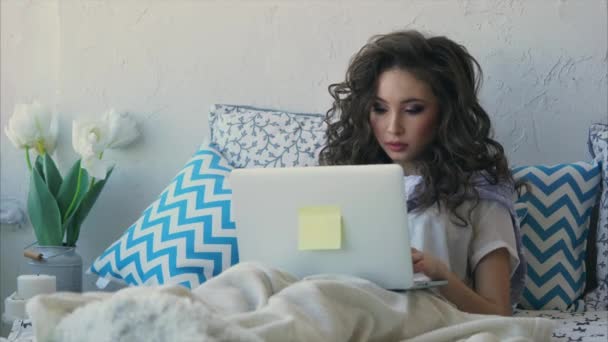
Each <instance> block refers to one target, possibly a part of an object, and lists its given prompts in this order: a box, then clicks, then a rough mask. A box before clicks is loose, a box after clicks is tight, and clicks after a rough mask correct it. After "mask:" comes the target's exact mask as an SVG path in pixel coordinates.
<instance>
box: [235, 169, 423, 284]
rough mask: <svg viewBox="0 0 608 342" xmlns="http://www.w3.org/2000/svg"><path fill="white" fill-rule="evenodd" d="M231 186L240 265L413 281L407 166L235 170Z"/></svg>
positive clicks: (383, 280) (295, 272) (302, 273)
mask: <svg viewBox="0 0 608 342" xmlns="http://www.w3.org/2000/svg"><path fill="white" fill-rule="evenodd" d="M230 183H231V185H232V189H233V198H232V210H233V215H234V218H235V223H236V229H237V240H238V248H239V259H240V261H241V262H244V261H256V262H261V263H263V264H266V265H269V266H271V267H274V268H278V269H280V270H283V271H286V272H289V273H291V274H293V275H295V276H297V277H306V276H310V275H316V274H325V273H330V274H347V275H352V276H357V277H361V278H364V279H368V280H370V281H373V282H374V283H376V284H378V285H380V286H382V287H384V288H387V289H407V288H410V287H411V286H412V285H413V280H412V279H413V274H412V261H411V254H410V244H409V234H408V227H407V210H406V200H405V193H404V192H405V190H404V185H403V170H402V168H401V167H400V166H398V165H395V164H388V165H360V166H323V167H305V168H273V169H236V170H234V171H232V174H231V176H230ZM336 217H338V220H336Z"/></svg>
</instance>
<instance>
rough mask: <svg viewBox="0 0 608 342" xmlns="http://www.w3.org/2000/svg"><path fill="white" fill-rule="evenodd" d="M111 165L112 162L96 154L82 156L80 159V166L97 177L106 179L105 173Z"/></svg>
mask: <svg viewBox="0 0 608 342" xmlns="http://www.w3.org/2000/svg"><path fill="white" fill-rule="evenodd" d="M112 166H113V163H112V162H109V161H106V160H103V159H100V158H99V157H98V156H89V157H83V158H82V159H81V160H80V167H82V168H83V169H85V170H87V172H88V173H89V175H91V176H92V177H95V178H97V179H106V174H107V173H108V171H109V170H110V168H111V167H112Z"/></svg>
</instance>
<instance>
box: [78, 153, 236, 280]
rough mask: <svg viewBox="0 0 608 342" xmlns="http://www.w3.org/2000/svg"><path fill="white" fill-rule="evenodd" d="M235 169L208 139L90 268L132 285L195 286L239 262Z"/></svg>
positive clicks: (104, 275) (102, 275)
mask: <svg viewBox="0 0 608 342" xmlns="http://www.w3.org/2000/svg"><path fill="white" fill-rule="evenodd" d="M231 170H232V167H231V166H229V165H228V163H227V162H226V160H225V159H224V157H223V156H222V154H221V153H219V152H218V151H217V150H215V149H213V148H211V147H209V145H208V144H206V143H205V144H203V145H202V146H201V147H200V149H199V150H198V152H196V153H195V154H194V156H193V157H192V158H191V159H190V160H189V161H188V163H187V164H186V165H185V166H184V168H183V169H182V170H181V171H180V172H179V173H178V174H177V176H176V177H175V178H174V179H173V180H172V181H171V183H170V184H169V185H168V186H167V187H166V188H165V190H164V191H163V192H162V193H161V195H160V197H159V198H158V199H157V200H156V201H155V202H154V203H152V204H151V205H150V206H149V207H148V208H147V209H146V210H145V211H144V212H143V214H142V216H141V217H140V218H139V219H138V220H137V221H136V222H135V223H134V224H133V225H132V226H131V227H129V229H127V230H126V231H125V233H124V234H123V235H122V237H121V238H119V239H118V240H117V241H115V242H114V243H113V244H112V245H110V247H108V248H107V249H106V250H105V251H104V252H103V253H102V254H101V255H100V256H99V257H98V258H97V259H96V260H95V261H94V262H93V265H92V266H91V268H90V271H91V272H92V273H95V274H97V275H99V276H100V277H102V278H105V279H110V280H118V281H122V282H125V283H127V284H130V285H162V284H181V285H184V286H186V287H189V288H194V287H196V286H198V285H199V284H201V283H203V282H205V281H206V280H207V279H209V278H211V277H213V276H216V275H218V274H219V273H220V272H222V271H223V270H224V269H226V268H228V267H230V266H231V265H233V264H235V263H237V262H238V251H237V245H236V232H235V224H234V221H233V219H232V217H231V209H230V200H231V197H232V190H231V189H230V186H229V183H228V175H229V174H230V172H231Z"/></svg>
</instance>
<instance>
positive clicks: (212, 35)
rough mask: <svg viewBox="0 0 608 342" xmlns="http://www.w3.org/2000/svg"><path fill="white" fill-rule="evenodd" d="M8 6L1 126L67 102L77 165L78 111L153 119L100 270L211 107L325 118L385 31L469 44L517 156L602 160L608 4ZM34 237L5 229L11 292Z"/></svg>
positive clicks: (501, 130)
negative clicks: (594, 150) (36, 107)
mask: <svg viewBox="0 0 608 342" xmlns="http://www.w3.org/2000/svg"><path fill="white" fill-rule="evenodd" d="M1 4H2V7H1V12H2V17H1V25H2V26H1V43H2V45H1V62H2V64H1V100H2V101H1V106H0V109H1V120H0V123H1V126H2V127H4V126H5V125H6V122H7V120H8V117H9V116H10V114H11V111H12V108H13V106H14V104H15V103H19V102H25V101H30V100H32V99H35V98H37V99H40V100H41V101H43V102H45V103H47V104H50V105H53V106H54V107H55V108H56V110H57V111H58V112H59V113H60V114H61V130H62V136H61V139H60V142H59V143H60V146H59V155H58V159H59V164H60V167H61V169H62V170H65V169H66V168H67V166H68V165H69V164H71V163H72V162H73V161H74V160H75V155H74V153H73V152H72V151H71V145H70V134H69V132H70V127H71V126H70V125H71V119H72V118H75V117H79V116H85V115H93V114H96V113H100V112H101V111H103V110H105V109H106V108H109V107H114V108H116V109H117V110H120V111H123V110H126V111H131V112H133V113H135V114H136V115H137V116H138V117H139V118H140V119H141V120H142V123H143V124H142V131H143V134H144V139H143V140H142V141H140V143H138V144H137V145H135V146H133V148H131V149H130V150H128V151H119V152H113V153H111V155H109V156H111V157H112V158H114V159H115V160H116V161H117V162H118V164H117V166H118V167H117V169H116V171H115V173H114V174H113V176H112V179H111V181H110V182H109V183H108V185H107V187H106V189H105V190H104V192H103V194H102V196H101V198H100V200H99V201H98V203H97V204H96V206H95V208H94V210H93V212H92V213H91V215H90V217H89V218H88V220H87V222H86V224H85V227H84V231H83V234H82V237H81V240H80V242H79V248H80V252H81V253H82V255H83V257H84V259H85V264H87V265H88V264H89V263H90V262H91V261H92V260H93V258H94V257H95V256H96V255H97V254H98V253H99V252H101V251H102V250H103V248H104V247H106V246H107V245H108V244H109V243H110V242H112V241H113V240H114V239H116V238H117V237H118V236H119V235H120V233H121V232H122V231H123V230H124V228H126V227H127V226H128V225H130V224H131V223H132V222H133V221H134V220H135V219H136V218H137V217H138V213H139V212H140V211H141V210H142V209H144V208H145V207H146V206H147V204H149V203H150V202H151V201H152V200H153V199H154V198H155V197H156V196H157V195H158V193H159V192H160V191H161V190H162V189H163V187H164V186H165V185H166V184H167V183H168V181H169V180H170V179H171V178H172V176H173V175H174V174H175V173H176V171H177V170H178V169H179V168H180V167H181V166H182V165H183V163H184V162H185V161H186V160H187V158H188V157H189V156H190V155H191V153H192V152H193V151H194V150H195V148H196V147H197V145H198V144H199V143H200V142H201V141H202V140H203V138H205V137H206V136H207V135H208V125H207V109H208V107H209V105H211V104H213V103H239V104H250V105H258V106H263V107H274V108H283V109H288V110H295V111H300V112H324V111H325V110H326V109H327V108H328V106H329V104H330V97H329V96H328V94H327V90H326V89H327V86H328V84H329V83H331V82H336V81H339V80H341V79H342V77H343V75H344V71H345V69H346V66H347V63H348V61H349V59H350V57H351V56H352V54H353V53H354V52H355V51H356V50H358V49H359V48H360V47H361V46H362V44H363V43H364V42H365V41H366V40H367V39H368V38H369V37H370V36H371V35H372V34H377V33H384V32H388V31H390V30H393V29H400V28H405V27H410V28H417V29H420V30H424V31H427V32H431V33H434V34H446V35H448V36H449V37H451V38H453V39H455V40H457V41H459V42H461V43H463V44H464V45H465V46H467V47H468V48H469V49H470V51H471V52H472V53H473V54H474V55H475V56H476V57H477V58H478V60H479V62H480V63H481V65H482V67H483V69H484V71H485V75H486V77H485V86H484V88H483V92H482V100H483V103H484V104H485V106H486V109H487V110H488V112H489V113H491V115H492V117H493V119H494V124H495V127H496V133H497V137H498V139H499V140H500V141H501V142H502V143H503V144H504V145H505V147H506V150H507V151H508V153H509V157H510V159H511V161H512V162H514V163H517V164H524V163H558V162H567V161H575V160H585V159H588V155H587V152H586V151H587V150H586V145H585V138H586V134H587V127H588V126H589V124H591V123H592V122H608V117H607V116H608V114H607V113H608V110H607V82H608V80H607V73H608V70H607V62H608V53H607V11H608V9H607V8H608V6H607V1H606V0H569V1H567V0H561V1H560V0H545V1H543V0H536V1H524V0H510V1H506V0H505V1H499V0H494V1H491V0H487V1H473V0H471V1H456V0H445V1H442V0H435V1H429V0H411V1H397V0H395V1H304V0H301V1H296V0H285V1H278V0H275V1H270V0H269V1H261V0H260V1H253V0H252V1H244V0H243V1H152V0H150V1H52V0H48V1H42V0H40V1H17V0H2V2H1ZM0 139H1V140H0V141H1V153H2V159H1V161H2V162H1V183H0V184H1V196H2V197H17V198H19V199H22V200H23V199H25V196H26V193H27V189H28V178H27V175H26V173H25V170H26V165H25V163H24V160H23V156H22V153H21V151H16V150H15V149H14V148H13V147H12V145H10V143H9V142H8V140H7V139H6V136H5V135H4V134H2V135H1V138H0ZM30 241H33V238H32V234H31V228H30V227H26V228H25V229H23V230H18V229H16V228H14V227H2V229H1V241H0V242H1V247H2V250H1V258H2V259H1V263H0V267H1V268H0V276H2V280H1V282H0V296H1V298H4V297H5V296H7V295H8V294H9V291H12V290H13V289H14V282H15V277H16V275H17V274H18V267H17V266H16V265H17V264H18V261H20V259H21V257H20V254H21V253H20V252H21V248H22V247H23V246H24V245H25V244H26V243H27V242H30ZM91 278H92V277H91ZM91 278H89V279H86V280H85V289H92V288H93V285H92V284H93V281H92V279H91Z"/></svg>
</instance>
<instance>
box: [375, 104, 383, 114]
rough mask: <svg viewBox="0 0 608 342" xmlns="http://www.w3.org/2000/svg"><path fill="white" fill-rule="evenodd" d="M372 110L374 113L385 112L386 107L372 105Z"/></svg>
mask: <svg viewBox="0 0 608 342" xmlns="http://www.w3.org/2000/svg"><path fill="white" fill-rule="evenodd" d="M372 112H374V113H376V114H383V113H386V108H384V107H382V106H378V105H373V106H372Z"/></svg>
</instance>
